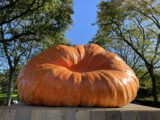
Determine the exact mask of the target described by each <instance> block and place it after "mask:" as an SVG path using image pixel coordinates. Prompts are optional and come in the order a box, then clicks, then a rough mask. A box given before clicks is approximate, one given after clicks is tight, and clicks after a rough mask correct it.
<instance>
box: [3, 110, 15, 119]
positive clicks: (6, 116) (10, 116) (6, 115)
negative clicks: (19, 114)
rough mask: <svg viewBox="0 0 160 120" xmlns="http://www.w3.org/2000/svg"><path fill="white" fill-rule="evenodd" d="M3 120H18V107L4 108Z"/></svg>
mask: <svg viewBox="0 0 160 120" xmlns="http://www.w3.org/2000/svg"><path fill="white" fill-rule="evenodd" d="M1 114H2V120H16V119H15V118H16V109H3V110H2V113H1Z"/></svg>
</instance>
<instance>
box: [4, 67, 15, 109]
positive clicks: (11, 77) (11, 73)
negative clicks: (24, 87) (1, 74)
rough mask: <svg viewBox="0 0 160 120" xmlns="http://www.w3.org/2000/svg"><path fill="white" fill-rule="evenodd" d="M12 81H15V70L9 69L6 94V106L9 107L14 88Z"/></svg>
mask: <svg viewBox="0 0 160 120" xmlns="http://www.w3.org/2000/svg"><path fill="white" fill-rule="evenodd" d="M14 79H15V69H11V70H10V71H9V82H8V92H7V101H6V106H10V105H11V100H12V92H13V87H14Z"/></svg>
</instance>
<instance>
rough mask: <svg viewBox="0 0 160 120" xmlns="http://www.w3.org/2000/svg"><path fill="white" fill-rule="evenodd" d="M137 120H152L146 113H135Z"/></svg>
mask: <svg viewBox="0 0 160 120" xmlns="http://www.w3.org/2000/svg"><path fill="white" fill-rule="evenodd" d="M137 120H152V115H151V113H150V112H148V111H145V112H144V111H139V112H137Z"/></svg>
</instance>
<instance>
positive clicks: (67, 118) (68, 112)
mask: <svg viewBox="0 0 160 120" xmlns="http://www.w3.org/2000/svg"><path fill="white" fill-rule="evenodd" d="M61 120H76V112H75V110H73V109H64V110H62V118H61Z"/></svg>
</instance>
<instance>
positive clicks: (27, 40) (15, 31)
mask: <svg viewBox="0 0 160 120" xmlns="http://www.w3.org/2000/svg"><path fill="white" fill-rule="evenodd" d="M72 14H73V10H72V0H1V1H0V59H1V61H2V63H4V62H6V63H7V62H8V66H7V64H3V65H2V67H4V66H7V67H5V68H7V69H9V74H8V76H9V77H7V78H9V80H7V81H8V86H10V88H9V89H8V98H7V99H8V100H9V99H10V98H11V94H12V88H13V86H14V85H13V83H14V82H12V81H14V80H15V79H16V76H17V74H18V73H17V69H19V68H20V67H21V66H22V65H24V64H25V63H26V62H28V60H29V59H30V58H31V57H32V56H33V55H35V54H37V53H39V52H41V51H42V50H44V49H46V48H48V47H50V46H53V45H56V44H69V41H68V40H67V39H66V38H65V37H64V35H65V31H66V30H67V29H69V25H70V24H72V18H71V15H72ZM0 64H1V63H0ZM19 65H20V66H19ZM2 67H1V68H2ZM15 72H16V73H15ZM14 77H15V78H14ZM3 83H4V82H3ZM9 101H10V100H9ZM7 104H8V105H9V102H7Z"/></svg>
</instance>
